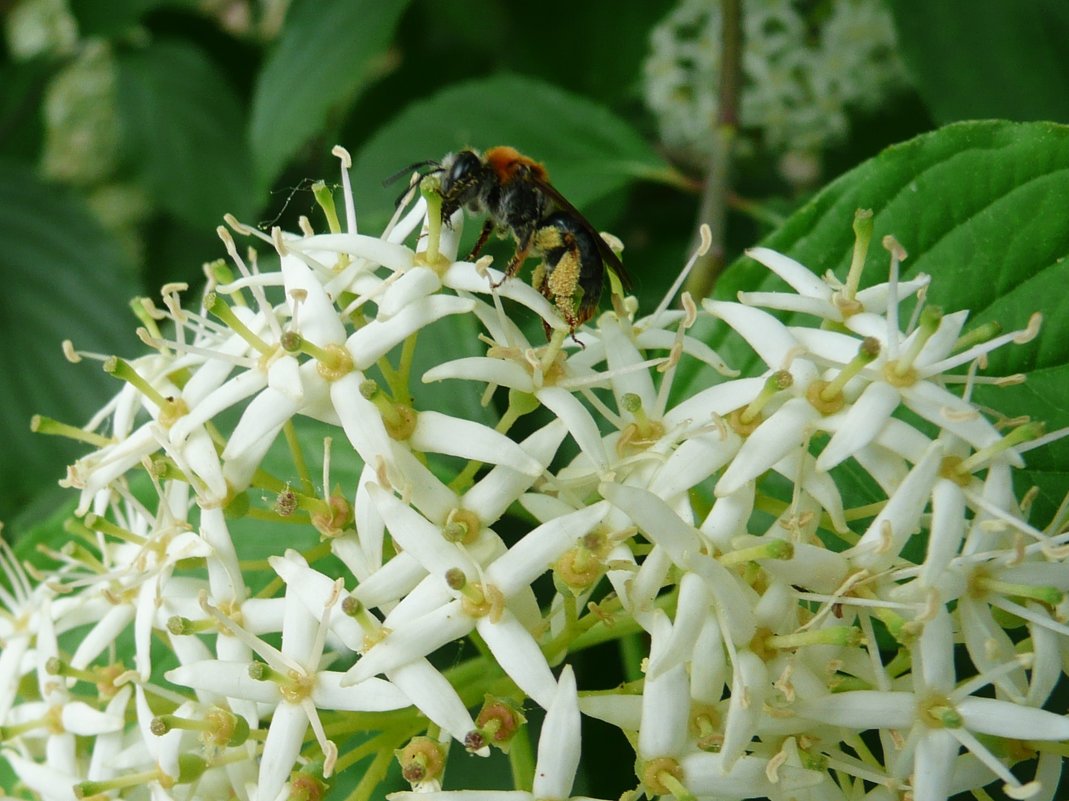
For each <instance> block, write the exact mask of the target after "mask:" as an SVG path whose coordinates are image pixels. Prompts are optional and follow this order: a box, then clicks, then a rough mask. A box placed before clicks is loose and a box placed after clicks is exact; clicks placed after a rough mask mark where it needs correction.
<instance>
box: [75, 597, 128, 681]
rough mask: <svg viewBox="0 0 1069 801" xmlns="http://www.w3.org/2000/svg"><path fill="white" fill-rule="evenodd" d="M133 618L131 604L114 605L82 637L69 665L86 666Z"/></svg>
mask: <svg viewBox="0 0 1069 801" xmlns="http://www.w3.org/2000/svg"><path fill="white" fill-rule="evenodd" d="M133 619H134V607H133V606H131V605H126V604H124V605H122V606H114V607H112V608H111V610H110V611H109V612H108V613H107V614H106V615H104V617H103V618H102V619H101V620H100V622H99V623H97V624H96V625H95V626H93V628H92V629H90V630H89V632H88V633H87V634H86V635H85V636H84V637H82V640H81V642H79V643H78V649H77V650H76V651H75V652H74V656H72V657H71V665H73V666H74V667H76V668H85V667H87V666H88V665H89V664H90V663H91V662H92V661H93V660H94V659H96V658H97V657H98V656H100V654H101V653H103V651H104V649H105V648H107V647H108V646H110V645H112V644H113V643H114V642H115V640H116V639H117V638H118V636H119V634H120V633H121V632H122V631H123V630H124V629H125V628H126V627H127V626H128V625H129V624H130V621H131V620H133Z"/></svg>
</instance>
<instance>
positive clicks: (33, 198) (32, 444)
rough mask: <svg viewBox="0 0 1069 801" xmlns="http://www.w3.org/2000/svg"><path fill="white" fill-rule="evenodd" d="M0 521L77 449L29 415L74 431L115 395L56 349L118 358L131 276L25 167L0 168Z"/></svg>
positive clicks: (90, 223)
mask: <svg viewBox="0 0 1069 801" xmlns="http://www.w3.org/2000/svg"><path fill="white" fill-rule="evenodd" d="M0 241H3V242H4V247H3V248H2V249H0V278H2V280H3V282H4V286H6V287H7V290H6V291H5V292H4V293H3V295H2V296H0V327H2V331H3V338H4V348H3V349H2V351H0V394H2V396H3V398H4V403H3V404H2V405H0V430H3V432H4V446H3V448H0V482H2V483H3V487H4V491H3V492H2V493H0V519H10V518H11V517H12V516H13V515H15V514H16V513H17V512H18V510H19V509H21V508H22V507H23V506H24V505H25V504H26V503H27V501H28V500H29V499H30V498H31V497H32V496H33V495H34V494H35V493H36V492H37V491H38V488H39V487H40V486H41V485H48V486H52V485H54V483H55V481H56V480H57V479H59V478H61V477H62V475H63V466H64V464H65V463H66V462H67V461H68V460H69V459H71V458H72V457H73V456H76V455H77V452H78V449H77V448H72V447H69V446H68V443H66V442H65V441H63V440H58V439H55V438H50V437H49V438H46V437H43V436H40V435H37V434H32V433H31V432H30V429H29V424H30V418H31V416H32V415H34V414H35V413H40V414H44V415H48V416H51V417H55V418H58V419H60V420H63V421H65V422H70V423H74V424H76V425H79V424H81V423H83V422H85V420H86V419H88V417H89V416H90V415H91V414H92V413H93V411H95V410H96V408H97V407H99V406H100V405H102V403H103V402H104V401H105V400H106V399H107V398H108V397H109V395H110V394H111V393H113V392H115V391H116V389H117V388H118V387H117V384H116V382H115V380H114V379H112V378H109V377H108V376H106V375H105V374H104V373H103V372H102V371H101V370H100V369H99V367H98V366H95V365H94V363H93V362H87V363H84V364H81V365H77V366H75V365H71V364H68V363H67V361H66V360H65V359H64V358H63V355H62V352H61V350H60V343H61V342H62V340H63V339H66V338H69V339H72V340H73V341H74V343H75V345H76V346H77V347H78V348H80V349H84V350H87V351H96V352H106V353H107V352H112V353H113V352H117V351H118V350H119V349H120V348H121V347H122V346H123V343H125V344H126V345H129V338H128V337H126V336H123V335H122V332H123V331H125V330H127V329H129V325H128V322H131V321H132V318H131V317H130V316H129V313H128V311H127V306H126V302H127V300H128V298H130V297H131V296H132V295H133V294H135V292H136V288H135V286H134V285H133V282H132V281H131V280H130V276H132V274H133V269H132V268H131V266H130V265H129V263H128V260H127V258H126V256H125V255H124V254H123V253H122V251H121V250H120V249H119V247H118V246H117V245H116V243H115V241H114V240H113V239H112V238H111V237H110V236H109V235H108V234H107V233H106V232H105V231H104V230H103V229H102V228H101V227H100V226H99V225H98V224H97V223H96V221H95V220H94V219H93V218H92V217H90V215H89V213H88V212H87V211H86V209H85V208H84V206H82V205H81V204H80V203H78V202H76V201H75V200H73V199H72V198H71V197H69V196H68V195H67V194H66V193H64V192H61V191H60V190H59V189H57V188H55V187H53V186H50V185H48V184H44V183H42V182H40V181H39V180H38V179H37V178H36V177H35V176H34V174H33V173H32V172H31V171H30V170H29V169H27V168H25V167H21V166H16V165H11V164H3V163H0Z"/></svg>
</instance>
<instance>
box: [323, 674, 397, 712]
mask: <svg viewBox="0 0 1069 801" xmlns="http://www.w3.org/2000/svg"><path fill="white" fill-rule="evenodd" d="M344 678H345V674H344V673H339V672H337V671H333V670H324V671H320V672H319V673H317V674H316V683H315V688H314V689H313V690H312V701H313V703H315V705H316V708H317V709H336V710H338V711H345V712H386V711H388V710H391V709H404V708H405V707H406V706H411V704H412V702H411V701H410V700H409V699H408V696H406V695H405V694H404V693H403V692H401V690H400V689H398V688H397V687H395V686H394V685H393V684H392V683H391V682H388V681H384V680H383V679H376V678H371V679H364V680H363V681H361V682H357V683H356V684H350V685H347V686H345V687H343V686H342V679H344Z"/></svg>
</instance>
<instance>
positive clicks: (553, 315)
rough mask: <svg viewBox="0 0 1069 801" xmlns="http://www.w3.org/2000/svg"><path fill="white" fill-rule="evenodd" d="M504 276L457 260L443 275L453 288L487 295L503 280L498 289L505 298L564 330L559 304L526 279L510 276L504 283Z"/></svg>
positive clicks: (444, 280) (448, 284)
mask: <svg viewBox="0 0 1069 801" xmlns="http://www.w3.org/2000/svg"><path fill="white" fill-rule="evenodd" d="M504 277H505V275H504V273H502V272H499V271H498V270H488V271H487V274H486V275H480V274H479V273H478V272H477V271H476V269H475V266H474V265H473V264H471V263H469V262H457V263H456V264H454V265H453V266H452V267H450V268H449V269H448V270H446V273H445V275H444V276H442V283H443V284H445V285H446V286H447V287H449V288H450V289H453V290H463V291H465V292H478V293H481V294H484V295H486V294H489V293H490V291H491V284H492V283H494V284H497V283H500V286H498V287H497V289H496V290H494V291H496V292H497V294H498V295H500V296H501V297H503V298H509V299H511V300H514V301H516V302H517V303H520V304H522V305H524V306H526V307H527V308H528V309H530V310H531V311H533V312H534V313H535V314H537V315H538V316H539V317H541V318H542V319H543V320H545V321H546V322H547V323H549V325H550V326H552V327H553V328H556V329H562V330H563V329H565V328H567V327H568V324H567V323H566V322H564V319H563V318H562V317H561V316H560V314H559V313H558V312H557V309H556V307H555V306H553V304H551V303H550V302H549V301H548V300H546V299H545V298H544V297H542V293H540V292H539V291H538V290H536V289H535V288H534V287H532V286H529V285H528V284H527V283H525V282H524V281H516V280H512V279H510V280H507V281H504V282H502V279H503V278H504Z"/></svg>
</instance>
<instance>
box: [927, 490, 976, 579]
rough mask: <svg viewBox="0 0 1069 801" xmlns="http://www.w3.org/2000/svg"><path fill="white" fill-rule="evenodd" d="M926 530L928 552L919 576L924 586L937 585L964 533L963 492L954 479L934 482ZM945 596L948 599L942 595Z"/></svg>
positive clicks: (955, 554) (956, 553)
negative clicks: (928, 523) (930, 521)
mask: <svg viewBox="0 0 1069 801" xmlns="http://www.w3.org/2000/svg"><path fill="white" fill-rule="evenodd" d="M929 531H930V533H929V535H928V555H927V556H926V557H925V559H924V564H923V565H922V566H921V573H920V580H921V583H923V584H924V586H926V587H936V586H938V585H939V583H940V581H939V580H940V577H941V575H942V573H943V571H944V570H946V568H947V565H949V564H950V560H951V559H953V558H954V557H955V556H957V555H958V551H959V549H960V548H961V541H962V539H963V538H964V536H965V493H964V492H962V489H961V487H960V486H959V485H958V484H956V483H955V482H953V481H949V480H947V479H940V480H939V481H936V482H935V487H934V488H933V489H932V523H931V526H930V529H929ZM944 600H949V599H947V598H946V597H945V596H944Z"/></svg>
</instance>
